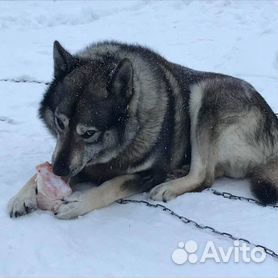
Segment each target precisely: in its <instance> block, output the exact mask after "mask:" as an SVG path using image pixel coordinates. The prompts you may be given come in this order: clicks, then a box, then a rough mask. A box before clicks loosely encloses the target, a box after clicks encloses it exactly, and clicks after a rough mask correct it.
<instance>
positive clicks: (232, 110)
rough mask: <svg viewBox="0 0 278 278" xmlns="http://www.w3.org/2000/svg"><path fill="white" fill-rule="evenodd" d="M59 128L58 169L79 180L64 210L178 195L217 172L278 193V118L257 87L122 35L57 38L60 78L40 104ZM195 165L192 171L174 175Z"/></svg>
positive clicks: (30, 197) (15, 204)
mask: <svg viewBox="0 0 278 278" xmlns="http://www.w3.org/2000/svg"><path fill="white" fill-rule="evenodd" d="M39 115H40V118H41V119H42V120H43V122H44V123H45V124H46V127H47V128H48V129H49V130H50V132H51V133H52V134H53V135H54V136H55V137H56V139H57V145H56V148H55V151H54V154H53V157H52V164H53V171H54V173H55V174H56V175H59V176H65V177H70V180H71V183H72V184H73V185H74V184H75V185H77V188H78V185H79V184H81V183H83V182H91V183H92V184H97V185H98V186H92V187H91V188H90V189H87V190H85V191H78V190H77V191H76V192H75V193H74V194H72V195H71V196H70V197H68V198H66V199H65V200H64V203H63V204H62V205H61V206H60V208H59V209H58V211H57V214H56V216H57V217H58V218H63V219H68V218H74V217H78V216H79V215H84V214H86V213H88V212H90V211H92V210H94V209H97V208H101V207H104V206H108V205H109V204H111V203H112V202H114V201H116V200H118V199H121V198H124V197H127V196H130V195H133V194H136V193H139V192H143V191H149V190H150V198H152V199H153V200H157V201H164V202H166V201H169V200H171V199H173V198H175V197H177V196H179V195H181V194H183V193H186V192H190V191H196V190H200V189H201V188H203V187H210V186H211V185H212V184H213V182H214V180H215V178H217V177H222V176H226V177H232V178H248V179H250V182H251V187H252V191H253V192H254V194H255V196H256V197H257V198H258V199H259V200H260V201H261V202H263V203H266V204H267V203H276V202H277V198H278V119H277V118H276V116H275V114H274V113H273V111H272V110H271V108H270V107H269V106H268V104H267V103H266V102H265V100H264V99H263V98H262V97H261V96H260V94H259V93H258V92H257V91H256V89H255V88H254V87H252V86H251V85H250V84H248V83H247V82H245V81H243V80H241V79H237V78H234V77H231V76H227V75H222V74H217V73H209V72H201V71H196V70H192V69H189V68H186V67H183V66H181V65H177V64H174V63H171V62H169V61H167V60H166V59H164V58H163V57H161V56H160V55H159V54H157V53H155V52H153V51H152V50H150V49H148V48H145V47H142V46H139V45H129V44H123V43H119V42H114V41H112V42H101V43H97V44H92V45H90V46H89V47H87V48H85V49H84V50H82V51H80V52H78V53H77V54H75V55H72V54H70V53H69V52H68V51H66V50H65V49H64V48H63V47H62V46H61V45H60V44H59V43H58V42H57V41H56V42H54V79H53V81H52V82H51V84H50V85H49V87H48V88H47V91H46V93H45V95H44V97H43V100H42V102H41V106H40V109H39ZM183 165H189V172H188V174H187V175H185V176H183V177H181V178H177V179H173V180H168V181H166V177H167V175H168V174H169V173H171V172H172V171H174V170H175V169H179V168H181V167H182V166H183ZM33 181H34V177H33V178H32V179H31V180H30V181H29V182H28V183H27V185H25V186H24V187H23V188H22V189H21V191H20V192H19V193H18V194H17V195H16V196H15V198H14V199H13V201H12V202H11V205H10V215H11V217H17V216H21V215H24V214H26V213H28V212H30V211H32V210H34V209H36V185H35V183H34V182H33Z"/></svg>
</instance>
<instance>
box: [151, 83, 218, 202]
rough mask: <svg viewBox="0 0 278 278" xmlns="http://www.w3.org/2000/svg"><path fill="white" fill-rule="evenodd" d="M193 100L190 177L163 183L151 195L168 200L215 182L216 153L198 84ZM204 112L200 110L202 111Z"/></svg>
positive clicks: (155, 198) (193, 90) (153, 197)
mask: <svg viewBox="0 0 278 278" xmlns="http://www.w3.org/2000/svg"><path fill="white" fill-rule="evenodd" d="M191 90H192V95H191V99H190V118H191V138H190V141H191V164H190V171H189V173H188V175H187V176H185V177H183V178H179V179H175V180H171V181H167V182H165V183H162V184H160V185H158V186H156V187H155V188H153V189H152V190H151V192H150V198H151V199H153V200H156V201H164V202H167V201H169V200H171V199H173V198H175V197H177V196H179V195H181V194H183V193H186V192H191V191H197V190H200V188H203V187H208V186H210V185H211V184H212V183H213V181H214V175H215V164H216V157H215V156H216V152H215V144H214V142H213V136H212V131H211V129H210V128H207V126H206V124H207V123H209V119H208V118H207V116H206V115H205V114H204V113H202V110H201V109H202V103H203V97H204V96H203V94H204V93H203V90H202V88H201V87H200V86H198V85H196V86H195V87H193V88H192V89H191ZM200 111H201V113H200Z"/></svg>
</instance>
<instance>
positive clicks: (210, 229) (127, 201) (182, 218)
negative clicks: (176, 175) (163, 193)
mask: <svg viewBox="0 0 278 278" xmlns="http://www.w3.org/2000/svg"><path fill="white" fill-rule="evenodd" d="M117 203H118V204H143V205H146V206H147V207H152V208H159V209H161V210H162V211H164V212H167V213H168V214H170V215H172V216H173V217H175V218H177V219H179V220H180V221H182V222H183V223H185V224H192V225H193V226H195V227H196V228H197V229H200V230H205V231H208V232H211V233H213V234H215V235H218V236H222V237H226V238H229V239H232V240H237V241H240V242H244V243H247V244H248V245H251V246H254V247H258V248H262V249H263V250H264V251H265V253H266V254H268V255H269V256H271V257H273V258H275V259H278V254H277V253H275V252H274V251H273V250H271V249H270V248H267V247H265V246H263V245H261V244H255V243H252V242H250V241H249V240H248V239H245V238H240V237H236V236H234V235H232V234H230V233H227V232H221V231H218V230H216V229H215V228H213V227H211V226H207V225H204V224H200V223H198V222H196V221H194V220H192V219H190V218H187V217H185V216H182V215H179V214H178V213H176V212H175V211H173V210H171V209H170V208H168V207H166V206H164V205H162V204H159V203H156V204H153V203H150V202H148V201H143V200H130V199H121V200H119V201H117Z"/></svg>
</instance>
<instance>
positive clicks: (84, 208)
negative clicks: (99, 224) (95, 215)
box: [54, 191, 91, 219]
mask: <svg viewBox="0 0 278 278" xmlns="http://www.w3.org/2000/svg"><path fill="white" fill-rule="evenodd" d="M89 211H91V209H90V207H89V206H88V202H87V200H86V196H85V194H84V193H81V192H78V191H77V192H74V193H73V194H71V195H70V196H68V197H66V198H64V200H63V203H62V204H61V205H60V206H59V207H58V208H57V209H56V210H55V212H54V214H55V216H56V217H57V218H59V219H73V218H77V217H78V216H81V215H84V214H86V213H87V212H89Z"/></svg>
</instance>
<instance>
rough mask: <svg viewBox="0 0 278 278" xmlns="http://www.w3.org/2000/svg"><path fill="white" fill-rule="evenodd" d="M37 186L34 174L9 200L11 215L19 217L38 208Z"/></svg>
mask: <svg viewBox="0 0 278 278" xmlns="http://www.w3.org/2000/svg"><path fill="white" fill-rule="evenodd" d="M36 188H37V183H36V175H34V176H33V177H32V178H31V179H30V180H29V181H28V182H27V183H26V184H25V185H24V186H23V187H22V188H21V190H20V191H19V192H18V193H17V194H16V195H15V196H14V197H13V198H12V199H11V200H10V201H9V204H8V210H9V214H10V217H18V216H21V215H24V214H27V213H30V212H31V211H34V210H36V209H37V198H36Z"/></svg>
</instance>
